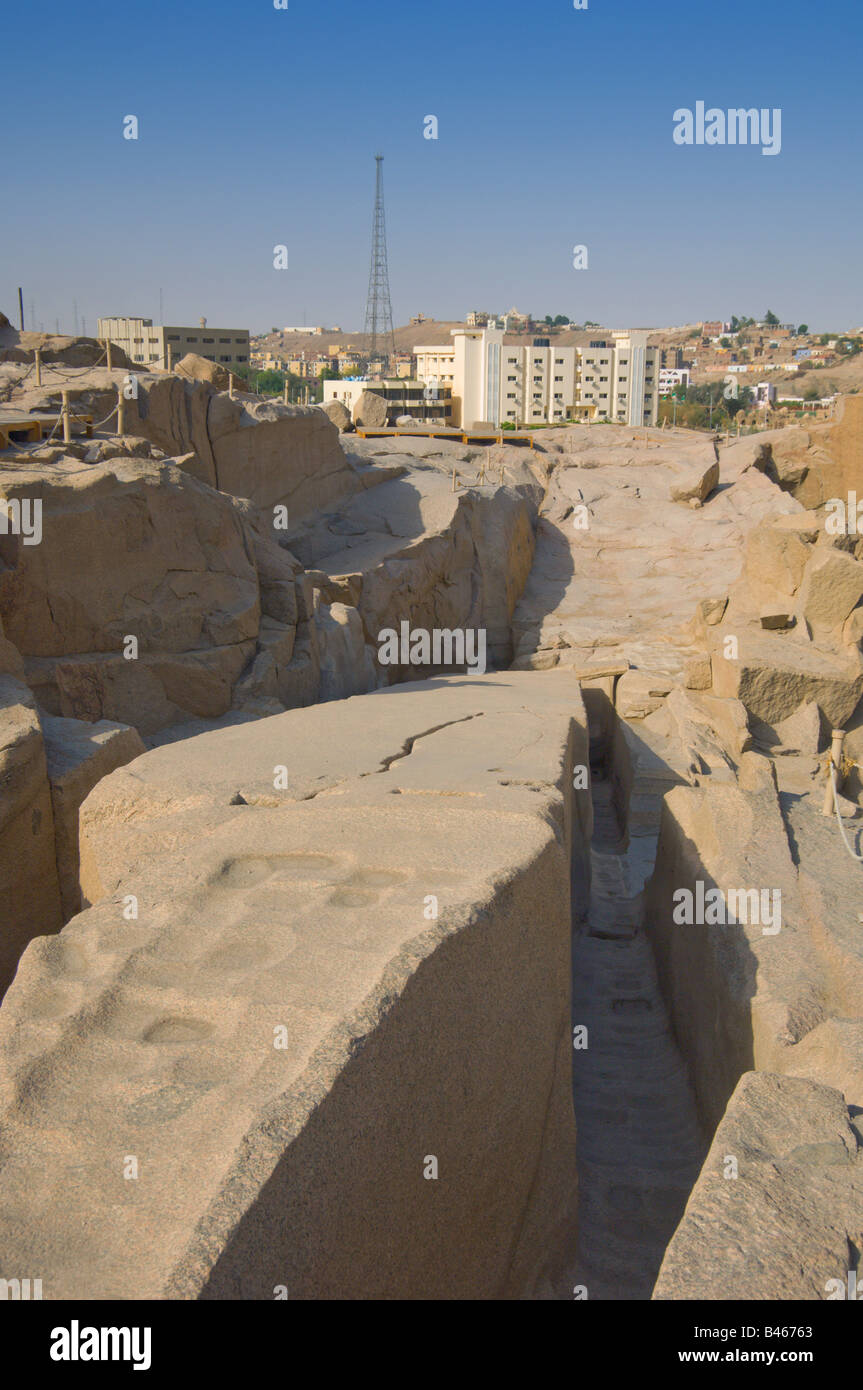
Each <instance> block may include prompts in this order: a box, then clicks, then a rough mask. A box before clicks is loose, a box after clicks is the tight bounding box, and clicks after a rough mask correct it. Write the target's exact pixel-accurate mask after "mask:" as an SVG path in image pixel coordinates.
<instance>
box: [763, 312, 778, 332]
mask: <svg viewBox="0 0 863 1390" xmlns="http://www.w3.org/2000/svg"><path fill="white" fill-rule="evenodd" d="M764 322H765V323H766V324H767V326H768V328H776V327H777V326H778V324H779V319H778V318H777V317H776V315H775V314H774V312H773V310H772V309H768V310H767V313H766V314H765V315H764Z"/></svg>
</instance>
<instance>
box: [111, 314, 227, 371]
mask: <svg viewBox="0 0 863 1390" xmlns="http://www.w3.org/2000/svg"><path fill="white" fill-rule="evenodd" d="M97 333H98V336H99V337H100V338H103V339H104V338H108V339H110V341H111V342H112V343H116V344H117V346H118V347H120V348H122V349H123V351H124V352H125V353H128V355H129V357H130V358H131V359H132V361H133V362H140V363H141V364H142V365H144V366H146V367H157V368H158V367H164V368H165V369H166V370H167V369H169V368H170V367H171V366H172V365H173V364H174V363H175V362H179V360H180V358H181V357H185V355H186V353H187V352H196V353H197V354H198V355H199V356H200V357H206V359H207V361H208V362H221V363H228V362H237V363H241V362H248V361H249V330H248V329H247V328H208V326H207V320H206V319H201V321H200V324H199V326H198V327H197V328H180V327H174V326H171V325H163V326H158V325H154V323H153V320H152V319H136V318H101V319H99V321H98V328H97Z"/></svg>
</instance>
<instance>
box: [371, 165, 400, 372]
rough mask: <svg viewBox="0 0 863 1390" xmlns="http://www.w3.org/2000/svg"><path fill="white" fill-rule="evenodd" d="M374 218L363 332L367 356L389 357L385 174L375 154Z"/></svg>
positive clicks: (392, 340)
mask: <svg viewBox="0 0 863 1390" xmlns="http://www.w3.org/2000/svg"><path fill="white" fill-rule="evenodd" d="M375 161H376V163H377V179H376V183H375V219H374V224H373V228H372V264H371V270H370V271H369V293H368V297H367V299H366V326H365V333H366V338H367V342H368V354H369V357H370V358H371V357H377V356H380V355H381V354H384V353H385V354H388V355H391V354H393V353H395V350H396V340H395V334H394V332H393V310H392V305H391V303H390V282H389V275H388V273H387V230H386V222H385V219H384V173H383V169H382V168H381V165H382V164H383V162H384V157H383V155H382V154H376V155H375Z"/></svg>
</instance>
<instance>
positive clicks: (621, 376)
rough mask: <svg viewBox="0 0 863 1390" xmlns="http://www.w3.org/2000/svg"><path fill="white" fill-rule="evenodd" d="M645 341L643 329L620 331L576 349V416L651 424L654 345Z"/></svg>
mask: <svg viewBox="0 0 863 1390" xmlns="http://www.w3.org/2000/svg"><path fill="white" fill-rule="evenodd" d="M647 339H648V330H647V329H644V328H639V329H623V330H618V331H615V332H613V333H612V335H611V338H610V339H609V338H607V337H606V338H596V339H592V340H591V341H590V342H589V343H588V345H587V347H582V348H579V349H578V366H577V370H576V382H575V387H576V390H575V409H574V412H573V413H574V415H575V418H576V419H578V420H610V421H613V422H615V423H618V424H623V425H655V424H656V419H657V413H658V410H659V366H658V354H659V349H658V348H655V347H648V345H647Z"/></svg>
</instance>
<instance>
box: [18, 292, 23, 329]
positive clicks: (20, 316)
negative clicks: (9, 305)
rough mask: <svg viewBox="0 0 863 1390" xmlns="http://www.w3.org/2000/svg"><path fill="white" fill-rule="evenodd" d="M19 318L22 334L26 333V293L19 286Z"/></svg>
mask: <svg viewBox="0 0 863 1390" xmlns="http://www.w3.org/2000/svg"><path fill="white" fill-rule="evenodd" d="M18 317H19V319H20V320H21V332H22V333H23V332H24V291H23V290H22V288H21V286H20V285H19V286H18Z"/></svg>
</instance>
